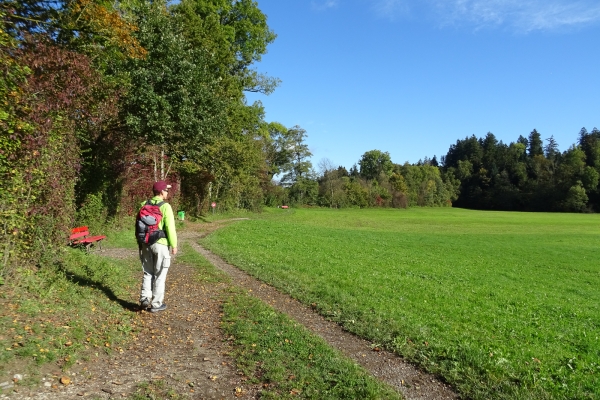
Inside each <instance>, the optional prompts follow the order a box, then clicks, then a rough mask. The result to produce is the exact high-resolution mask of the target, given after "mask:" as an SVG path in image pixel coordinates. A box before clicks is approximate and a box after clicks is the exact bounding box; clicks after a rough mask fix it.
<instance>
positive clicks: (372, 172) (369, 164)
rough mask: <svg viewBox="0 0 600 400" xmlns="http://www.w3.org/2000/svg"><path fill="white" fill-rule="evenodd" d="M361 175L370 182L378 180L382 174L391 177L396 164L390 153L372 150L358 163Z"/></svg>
mask: <svg viewBox="0 0 600 400" xmlns="http://www.w3.org/2000/svg"><path fill="white" fill-rule="evenodd" d="M358 165H360V174H361V175H362V176H364V177H365V178H366V179H368V180H372V179H377V178H378V177H379V175H380V174H384V175H386V176H389V175H391V173H392V171H393V169H394V164H393V163H392V159H391V157H390V153H388V152H387V151H386V152H382V151H380V150H370V151H367V152H366V153H364V154H363V155H362V156H361V158H360V160H359V161H358Z"/></svg>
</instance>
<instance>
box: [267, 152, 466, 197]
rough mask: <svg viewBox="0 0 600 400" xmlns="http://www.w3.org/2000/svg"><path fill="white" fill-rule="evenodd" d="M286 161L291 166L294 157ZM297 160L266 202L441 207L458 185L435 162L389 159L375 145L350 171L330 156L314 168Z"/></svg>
mask: <svg viewBox="0 0 600 400" xmlns="http://www.w3.org/2000/svg"><path fill="white" fill-rule="evenodd" d="M309 155H310V153H309ZM291 160H292V166H294V165H295V163H296V161H297V160H298V158H297V157H292V159H291ZM298 165H299V166H302V167H303V168H296V169H295V170H294V169H293V168H292V171H294V172H293V173H290V172H288V174H286V175H284V176H283V177H282V179H281V182H280V186H279V193H278V196H271V197H270V198H267V204H268V205H279V204H296V205H299V204H302V205H309V206H321V207H331V208H344V207H359V208H366V207H395V208H406V207H412V206H426V207H440V206H441V207H446V206H451V205H452V202H453V201H454V200H456V198H457V195H458V189H459V184H460V182H459V181H458V180H457V179H456V178H455V177H454V175H453V174H448V173H446V172H444V171H443V170H442V169H440V168H438V167H437V166H435V165H431V164H430V163H427V164H423V163H420V164H418V165H411V164H408V163H405V164H404V165H399V164H394V163H393V162H392V160H391V158H390V154H389V153H388V152H382V151H380V150H371V151H367V152H366V153H364V154H363V155H362V157H361V158H360V160H359V161H358V166H357V165H356V164H355V165H354V166H352V168H350V170H349V171H348V170H347V169H346V168H345V167H342V166H338V167H335V166H334V164H333V163H332V162H331V161H330V160H329V159H323V160H321V161H320V162H319V164H318V169H319V172H316V171H315V170H314V169H313V168H312V164H311V163H310V162H304V164H298ZM291 178H293V179H291Z"/></svg>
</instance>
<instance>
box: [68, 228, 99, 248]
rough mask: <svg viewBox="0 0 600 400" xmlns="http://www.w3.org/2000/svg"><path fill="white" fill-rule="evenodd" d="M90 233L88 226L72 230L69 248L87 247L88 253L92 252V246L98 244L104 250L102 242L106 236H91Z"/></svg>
mask: <svg viewBox="0 0 600 400" xmlns="http://www.w3.org/2000/svg"><path fill="white" fill-rule="evenodd" d="M89 234H90V231H89V229H88V227H87V226H79V227H77V228H73V229H71V235H70V236H69V246H73V247H76V246H81V247H85V250H86V251H88V252H89V251H90V250H91V248H92V246H93V245H95V244H98V248H99V249H101V250H102V240H103V239H105V238H106V236H102V235H98V236H89Z"/></svg>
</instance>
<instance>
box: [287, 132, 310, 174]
mask: <svg viewBox="0 0 600 400" xmlns="http://www.w3.org/2000/svg"><path fill="white" fill-rule="evenodd" d="M306 137H307V135H306V130H304V129H302V128H301V127H300V126H298V125H296V126H294V127H292V128H290V129H289V130H288V131H287V132H286V134H285V138H284V141H283V145H282V148H284V149H285V150H286V152H287V153H288V154H289V158H288V162H287V163H286V164H285V165H283V167H282V172H284V175H283V177H282V178H281V183H283V184H285V185H293V184H294V183H295V182H296V181H298V180H299V179H300V178H302V176H303V175H305V174H307V173H308V172H309V171H310V170H311V168H312V163H311V162H310V161H309V158H310V157H311V156H312V153H311V152H310V150H309V149H308V145H307V144H306V143H305V142H304V139H305V138H306Z"/></svg>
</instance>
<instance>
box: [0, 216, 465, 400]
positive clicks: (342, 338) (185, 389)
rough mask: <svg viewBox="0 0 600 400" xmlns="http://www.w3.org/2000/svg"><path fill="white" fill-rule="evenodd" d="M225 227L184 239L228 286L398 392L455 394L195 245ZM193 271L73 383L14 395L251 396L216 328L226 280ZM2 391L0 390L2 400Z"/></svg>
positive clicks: (170, 281) (177, 276)
mask: <svg viewBox="0 0 600 400" xmlns="http://www.w3.org/2000/svg"><path fill="white" fill-rule="evenodd" d="M222 225H223V224H222V223H220V224H211V225H210V226H208V227H207V226H206V225H203V226H201V227H202V228H201V229H202V230H201V231H195V232H191V231H189V230H188V231H187V232H182V234H181V235H180V237H181V240H182V241H187V242H189V243H190V244H191V245H192V247H193V248H194V249H195V250H196V251H198V252H199V253H201V254H202V255H204V256H205V257H206V258H207V259H208V260H209V261H210V262H211V263H212V264H213V265H214V266H215V267H217V268H218V269H220V270H222V271H224V272H225V273H227V274H228V275H229V276H230V277H231V278H232V281H233V284H235V285H237V286H239V287H241V288H243V289H245V290H247V291H248V292H249V293H250V294H252V295H254V296H256V297H258V298H260V299H261V300H263V301H265V302H266V303H268V304H270V305H271V306H273V307H274V308H275V309H277V310H279V311H281V312H284V313H287V314H288V315H289V316H291V317H292V318H293V319H295V320H297V321H298V322H299V323H302V324H303V325H305V326H306V327H307V328H308V329H309V330H311V331H313V332H314V333H315V334H317V335H319V336H321V337H322V338H323V339H325V340H326V341H327V342H328V343H329V344H330V345H331V346H332V347H334V348H337V349H338V350H340V351H341V352H343V353H344V354H345V355H347V356H348V357H350V358H352V359H353V360H355V361H356V362H357V363H358V364H360V365H362V366H363V367H364V368H366V369H367V370H369V371H371V373H372V374H373V375H374V376H376V377H378V378H379V379H381V380H383V381H384V382H386V383H388V384H389V385H391V386H392V387H394V388H396V390H398V391H399V392H401V393H402V394H403V395H404V397H405V398H407V399H422V400H429V399H456V398H458V396H457V395H456V394H455V393H454V392H452V390H451V389H450V388H449V387H448V386H447V385H445V384H443V383H441V382H439V381H438V380H436V379H435V378H434V377H432V376H431V375H428V374H425V373H422V372H421V371H419V370H418V369H417V368H415V367H414V366H412V365H411V364H409V363H406V362H404V361H403V360H402V359H401V358H400V357H398V356H396V355H394V354H392V353H389V352H385V351H378V352H375V351H373V350H372V346H371V344H370V343H369V342H367V341H365V340H362V339H360V338H358V337H356V336H354V335H352V334H350V333H348V332H346V331H344V330H343V329H341V327H340V326H339V325H337V324H335V323H333V322H330V321H327V320H326V319H325V318H323V317H321V316H320V315H318V314H317V313H315V312H314V311H313V310H312V309H310V308H308V307H306V306H304V305H302V304H300V303H299V302H298V301H296V300H294V299H292V298H290V297H289V296H287V295H284V294H282V293H280V292H278V291H277V290H276V289H274V288H273V287H271V286H268V285H266V284H264V283H263V282H260V281H258V280H256V279H255V278H253V277H251V276H249V275H248V274H246V273H245V272H242V271H240V270H239V269H237V268H235V267H234V266H232V265H229V264H227V263H226V262H225V261H223V260H222V259H221V258H219V257H218V256H216V255H214V254H212V253H211V252H209V251H208V250H206V249H204V248H203V247H201V246H200V245H198V244H197V243H196V242H197V239H198V238H200V237H202V236H205V235H206V234H208V233H209V232H212V231H214V230H215V229H218V228H219V227H220V226H222ZM104 254H105V255H108V256H111V257H116V258H123V257H137V252H135V251H132V250H126V249H108V250H106V251H105V252H104ZM195 275H196V272H195V270H194V268H192V267H189V266H186V265H182V264H179V263H177V260H176V259H175V261H174V264H173V266H172V268H171V271H170V272H169V276H168V278H167V290H166V299H165V300H166V302H167V304H168V309H167V310H166V311H164V312H162V313H157V314H151V313H147V312H142V313H139V315H138V320H137V323H138V324H140V325H142V327H143V329H142V330H141V334H140V335H139V336H138V337H137V339H136V340H134V341H133V342H132V343H131V344H130V346H129V347H128V348H126V349H123V351H122V352H114V353H113V355H112V356H110V357H108V356H104V357H103V356H101V355H100V356H98V357H96V358H93V359H92V360H91V361H92V362H87V363H81V364H77V365H76V366H75V367H73V368H71V370H70V371H69V378H70V380H71V384H69V385H67V386H64V385H61V384H60V383H58V379H59V377H60V376H64V374H61V373H60V371H55V372H54V373H49V374H47V375H46V376H45V377H44V381H43V382H42V384H41V385H40V386H38V387H35V388H30V389H24V390H21V391H20V392H19V393H13V394H12V395H10V396H7V397H10V398H18V399H48V400H50V399H73V398H93V399H118V398H124V397H127V396H128V395H131V394H132V393H133V392H135V390H136V389H137V388H138V387H139V385H140V383H144V382H157V383H160V384H161V385H162V384H164V385H165V386H166V387H168V388H172V389H173V390H174V391H176V392H177V393H178V394H187V395H188V397H189V398H192V399H255V398H258V393H259V388H258V387H256V386H253V385H250V384H248V383H247V382H246V378H245V377H243V376H241V375H240V373H239V372H238V371H237V370H236V368H235V364H234V360H232V359H231V358H230V357H229V356H228V353H229V348H228V345H227V343H226V341H225V340H224V338H223V335H222V332H221V330H220V329H219V325H220V322H221V300H220V299H221V296H220V294H221V293H222V291H223V290H225V289H226V288H227V287H228V285H229V284H224V283H222V284H214V283H210V284H202V283H200V282H198V280H197V279H195ZM4 396H5V395H0V398H2V397H4Z"/></svg>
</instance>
